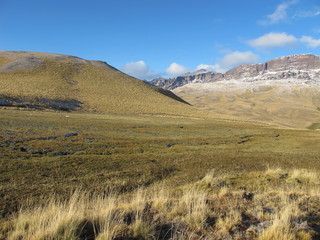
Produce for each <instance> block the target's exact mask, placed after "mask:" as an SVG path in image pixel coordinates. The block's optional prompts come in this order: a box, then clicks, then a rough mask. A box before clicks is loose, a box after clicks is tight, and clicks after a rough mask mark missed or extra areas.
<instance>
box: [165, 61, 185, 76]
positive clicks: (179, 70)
mask: <svg viewBox="0 0 320 240" xmlns="http://www.w3.org/2000/svg"><path fill="white" fill-rule="evenodd" d="M188 71H189V69H188V68H186V67H184V66H182V65H180V64H178V63H171V64H170V66H169V67H168V68H167V70H166V73H167V74H169V75H171V76H179V75H182V74H184V73H187V72H188Z"/></svg>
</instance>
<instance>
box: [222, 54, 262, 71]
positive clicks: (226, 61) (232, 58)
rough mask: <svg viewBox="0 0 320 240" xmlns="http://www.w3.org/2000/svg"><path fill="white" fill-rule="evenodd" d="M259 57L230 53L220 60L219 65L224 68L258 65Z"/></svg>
mask: <svg viewBox="0 0 320 240" xmlns="http://www.w3.org/2000/svg"><path fill="white" fill-rule="evenodd" d="M259 59H260V57H259V56H258V55H257V54H255V53H253V52H251V51H248V52H238V51H236V52H232V53H229V54H227V55H225V56H224V57H223V59H222V60H221V65H222V66H224V67H227V68H229V67H234V66H237V65H241V64H252V63H258V62H259Z"/></svg>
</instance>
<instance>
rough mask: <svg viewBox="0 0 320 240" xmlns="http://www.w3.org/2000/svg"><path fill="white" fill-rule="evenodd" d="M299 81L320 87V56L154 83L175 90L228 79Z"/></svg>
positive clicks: (200, 72)
mask: <svg viewBox="0 0 320 240" xmlns="http://www.w3.org/2000/svg"><path fill="white" fill-rule="evenodd" d="M286 79H288V80H289V79H290V80H291V81H292V80H294V81H295V80H297V81H295V82H300V83H302V84H310V85H320V81H319V79H320V56H316V55H313V54H298V55H291V56H284V57H279V58H276V59H272V60H270V61H267V62H265V63H260V64H244V65H240V66H237V67H235V68H233V69H231V70H229V71H227V72H226V73H224V74H222V73H216V72H212V71H206V70H204V69H201V70H198V71H196V72H193V73H187V74H184V75H182V76H178V77H175V78H169V79H165V78H158V79H154V80H153V81H152V82H151V83H152V84H153V85H155V86H158V87H162V88H164V89H169V90H172V89H175V88H178V87H181V86H184V85H186V84H188V83H210V82H217V81H225V80H238V81H242V82H255V81H260V80H286Z"/></svg>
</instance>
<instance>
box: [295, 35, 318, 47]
mask: <svg viewBox="0 0 320 240" xmlns="http://www.w3.org/2000/svg"><path fill="white" fill-rule="evenodd" d="M300 41H301V42H303V43H306V44H307V46H308V47H312V48H316V47H320V39H314V38H313V37H310V36H302V38H301V39H300Z"/></svg>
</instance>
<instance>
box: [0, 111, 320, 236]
mask: <svg viewBox="0 0 320 240" xmlns="http://www.w3.org/2000/svg"><path fill="white" fill-rule="evenodd" d="M319 137H320V132H319V131H311V130H290V129H281V128H278V127H273V126H270V125H263V124H259V123H255V122H246V121H243V122H240V121H231V120H221V119H187V118H169V117H162V118H161V117H157V118H156V117H146V116H124V115H121V116H120V115H111V114H109V115H108V114H106V115H98V114H85V113H63V112H41V111H28V110H4V109H1V110H0V183H1V184H0V214H1V217H2V218H1V220H0V224H1V226H2V227H1V228H0V230H1V232H2V235H0V239H1V238H4V239H5V238H9V237H10V238H11V239H32V238H31V237H30V236H31V235H33V234H35V233H34V232H32V231H33V230H30V229H31V228H29V227H26V226H27V225H28V226H31V225H32V224H35V225H37V224H38V225H39V226H40V225H41V224H42V223H41V224H40V222H32V223H31V222H29V223H28V222H27V223H26V222H25V221H24V223H25V224H27V225H23V224H22V223H21V222H20V223H19V221H21V219H22V218H23V217H24V216H28V215H27V214H29V213H28V211H29V210H28V211H27V210H22V212H21V213H20V214H18V216H16V215H14V216H16V217H13V218H12V214H17V212H18V211H19V209H20V208H21V207H22V208H23V209H33V210H32V211H33V213H35V211H36V210H35V209H34V208H35V207H36V208H37V207H39V206H42V208H43V209H42V210H41V209H40V210H39V209H38V210H39V211H40V212H41V211H42V213H44V212H46V211H49V210H50V209H48V208H49V206H52V207H55V206H56V207H57V208H59V207H61V209H62V210H61V209H60V210H61V211H62V212H64V211H66V209H69V208H70V206H71V205H70V204H72V202H70V201H72V199H75V202H76V203H77V204H76V205H77V206H80V205H81V204H78V201H80V202H83V205H82V207H83V208H82V210H83V211H84V212H86V211H88V209H90V208H91V207H90V206H93V205H92V204H95V203H97V202H94V201H98V200H97V196H98V198H100V200H101V199H102V200H101V201H102V203H101V204H105V202H104V201H107V202H108V201H111V200H110V193H112V194H113V196H115V198H116V199H118V200H117V201H116V202H117V203H116V205H115V208H114V209H112V211H113V214H114V213H115V212H114V211H116V210H117V209H122V208H121V207H119V205H118V204H120V205H121V204H122V205H123V206H125V205H126V204H129V202H130V199H132V198H135V197H136V196H137V194H138V193H139V192H141V191H146V192H148V191H149V192H150V191H151V192H152V191H156V192H159V191H160V189H163V190H162V191H164V192H163V196H167V199H165V200H163V201H164V202H165V203H168V206H171V207H169V208H167V207H166V206H164V207H163V208H162V209H155V208H154V206H155V205H154V204H155V203H154V202H155V201H156V200H155V196H156V195H154V194H151V195H150V194H149V193H146V194H145V195H146V196H145V198H143V199H144V200H143V201H142V202H143V203H142V205H141V204H140V205H139V204H137V205H136V206H139V207H140V208H141V206H144V207H143V209H140V208H139V209H140V210H139V209H136V207H134V206H132V207H131V208H130V207H129V206H127V207H124V208H125V209H126V210H125V211H124V212H123V213H125V215H126V214H129V215H130V212H132V211H133V212H135V214H133V215H132V214H131V215H132V216H131V218H132V219H131V220H130V221H131V222H132V223H128V222H123V221H124V218H122V217H123V216H124V215H123V216H122V215H121V216H120V215H119V216H120V218H121V219H122V220H121V221H122V222H121V224H119V226H122V227H123V229H122V230H121V229H120V230H119V231H118V230H117V231H115V232H116V233H115V235H112V236H111V235H108V236H107V235H105V236H104V237H103V235H101V236H100V238H99V239H116V237H118V239H141V238H144V239H186V235H183V234H191V232H192V233H193V234H198V235H194V239H198V238H199V236H203V239H206V238H208V239H215V237H216V238H217V239H218V237H217V236H226V238H224V239H228V238H227V237H235V236H238V235H239V234H240V235H239V236H242V237H243V235H241V234H244V233H242V231H244V229H245V232H247V229H248V228H249V227H250V226H251V225H254V221H253V220H252V222H250V221H251V220H250V221H249V220H248V221H249V223H248V224H247V225H248V226H247V227H245V228H243V229H242V228H241V227H239V224H242V223H243V222H242V220H239V221H238V222H237V223H231V227H230V229H224V230H223V229H222V230H221V229H220V228H219V223H218V222H219V221H227V219H228V217H229V218H231V216H229V215H230V214H238V215H237V216H238V217H239V216H240V217H239V218H238V219H243V218H245V215H246V216H248V218H250V219H253V218H254V216H255V215H254V214H251V213H250V214H249V212H250V211H251V210H250V209H249V208H250V206H252V209H255V208H258V205H259V206H260V207H261V208H264V207H270V209H271V210H270V211H272V213H270V214H269V217H266V216H265V217H260V218H257V220H256V222H255V223H256V225H258V224H259V223H262V222H265V221H269V223H268V224H269V225H268V229H271V227H272V226H273V225H274V222H275V221H278V220H279V219H280V220H279V221H282V220H281V219H282V218H281V216H283V215H281V213H282V212H284V211H289V212H290V211H291V210H292V209H293V210H294V209H297V207H298V208H299V211H300V212H299V211H298V210H297V211H296V212H295V213H292V214H291V213H290V214H289V213H288V214H289V215H290V216H289V217H288V219H284V220H283V221H284V222H286V221H287V223H290V224H292V226H298V225H294V224H295V222H296V224H302V222H301V221H308V224H309V225H308V226H309V229H305V230H301V229H300V230H297V231H295V232H293V230H292V229H293V228H292V229H291V227H289V228H288V229H286V230H285V231H287V233H288V236H291V237H292V238H283V239H312V236H313V237H315V236H319V226H320V225H319V224H320V220H319V216H318V215H317V214H316V215H314V216H313V218H312V219H311V217H310V216H311V215H310V214H311V212H314V211H315V212H317V211H318V212H319V207H320V206H319V204H318V205H317V204H314V201H315V202H316V200H315V199H316V198H319V193H318V192H316V191H315V190H314V189H317V188H318V187H319V175H317V174H318V172H319V171H320V154H319V152H320V142H319V141H318V139H319ZM278 168H279V169H278ZM212 169H214V176H212V174H211V173H212V171H211V170H212ZM266 169H269V170H270V169H271V170H272V171H273V172H272V171H271V170H270V171H269V172H267V173H266ZM295 169H296V170H295ZM297 169H298V170H297ZM300 169H302V170H300ZM311 170H312V171H311ZM294 171H297V172H296V173H295V174H294ZM310 171H311V172H310ZM210 174H211V175H210ZM268 174H269V175H270V174H271V177H270V176H269V177H265V176H267V175H268ZM210 176H211V177H210ZM306 176H307V177H306ZM310 176H314V177H310ZM223 178H225V179H223ZM208 179H209V180H208ZM217 179H218V180H217ZM221 179H222V180H221ZM268 179H270V180H268ZM269 182H270V184H269ZM221 183H222V185H221ZM254 183H255V184H254ZM257 183H259V184H257ZM260 183H261V184H260ZM264 183H268V185H267V186H265V187H264V188H263V187H261V186H264ZM164 186H165V187H164ZM251 186H253V187H251ZM289 188H290V189H292V190H293V192H291V193H293V194H297V197H294V196H295V195H292V196H291V195H288V194H289V193H288V192H287V191H286V189H289ZM141 189H144V190H141ZM273 190H274V191H275V193H274V196H275V198H277V197H276V196H278V197H279V199H280V200H281V201H280V200H279V204H280V205H276V204H273V203H272V202H277V201H278V200H274V199H273V200H270V203H269V202H268V203H266V204H265V203H263V204H262V203H261V202H252V201H256V199H260V198H262V196H264V195H263V194H267V195H268V193H269V192H272V191H273ZM186 191H187V192H188V191H191V192H192V191H193V192H194V191H200V192H201V194H196V195H197V196H203V199H205V200H204V202H202V203H199V204H200V205H201V204H202V205H201V206H202V207H203V209H204V210H203V211H204V212H201V213H199V214H200V215H201V217H200V218H199V219H200V220H199V219H198V218H197V219H196V220H193V215H192V214H193V212H194V211H198V210H195V209H194V207H195V206H196V205H197V204H198V203H197V204H195V203H193V202H192V201H193V200H186V202H185V203H183V201H184V200H181V201H180V200H179V201H177V200H174V199H176V198H178V199H183V198H184V197H183V196H185V192H186ZM137 192H138V193H137ZM79 193H80V196H79ZM82 193H83V194H82ZM251 193H253V195H244V194H251ZM291 193H290V194H291ZM75 194H76V195H75ZM77 194H78V195H77ZM139 194H140V193H139ZM148 194H149V195H148ZM190 194H191V195H192V194H193V193H190ZM228 194H229V195H228ZM230 194H231V195H230ZM259 194H261V195H259ZM270 194H271V193H270ZM187 195H188V194H187ZM70 196H74V197H73V198H72V197H71V200H70V201H68V199H70ZM116 196H122V197H116ZM148 196H149V197H148ZM150 196H151V197H150ZM152 196H154V197H152ZM188 196H189V195H188ZM223 196H230V197H225V198H224V197H223ZM245 196H249V197H248V198H251V197H250V196H260V197H258V198H255V200H253V199H251V200H250V199H246V198H247V197H245ZM270 196H271V197H270V198H271V199H272V196H273V195H272V194H271V195H270ZM160 197H161V196H160ZM189 197H190V196H189ZM292 197H293V198H294V199H295V201H291V198H292ZM48 199H51V202H50V204H48ZM52 199H53V200H52ZM119 199H121V201H119ZM150 199H151V200H150ZM191 199H194V197H192V196H191ZM203 199H202V200H203ZM218 199H219V200H218ZM237 199H238V200H239V199H240V200H239V201H238V200H237ZM288 199H289V200H288ZM100 200H99V201H100ZM202 200H201V199H200V200H199V201H200V202H201V201H202ZM287 200H288V201H289V202H290V204H291V203H292V204H296V205H294V206H293V205H292V209H291V210H288V209H287V208H286V207H285V205H286V201H287ZM161 201H162V200H161ZM188 201H189V202H188ZM190 201H191V202H190ZM197 201H198V200H197ZM211 201H218V202H219V203H217V204H220V203H221V204H222V205H221V206H225V207H226V206H228V204H229V203H230V204H231V205H232V207H231V208H230V209H238V210H237V211H236V212H237V213H232V212H230V213H229V212H227V211H226V209H224V210H223V211H222V210H221V211H220V210H217V209H219V206H216V205H212V204H211V203H212V202H211ZM229 201H230V202H229ZM245 201H247V202H245ZM250 201H251V202H250ZM257 201H258V200H257ZM259 201H260V200H259ZM303 201H306V202H303ZM309 201H310V202H309ZM84 202H86V203H84ZM228 202H229V203H228ZM62 203H63V204H62ZM73 203H74V202H73ZM88 203H89V205H88ZM247 203H248V204H247ZM148 204H149V205H150V204H151V205H150V209H151V210H152V211H154V213H156V214H160V215H161V214H165V213H167V212H170V211H173V209H174V208H175V207H177V208H179V207H178V206H180V205H179V204H182V205H184V206H189V205H188V204H191V205H192V206H191V205H190V206H191V208H192V210H190V211H191V212H189V213H190V214H191V215H192V216H191V215H190V216H189V217H190V218H189V217H188V216H186V215H185V214H187V213H188V209H191V208H188V207H187V208H185V207H181V209H182V210H181V211H182V212H181V213H179V211H180V210H177V211H178V213H176V215H175V214H173V216H172V217H169V215H168V218H167V217H166V216H161V218H159V219H162V220H159V219H158V220H159V221H158V220H157V218H156V217H154V218H152V219H149V221H147V220H148V219H145V218H143V217H142V215H143V212H144V211H147V210H145V208H147V207H148ZM203 204H204V205H203ZM223 204H227V205H223ZM233 204H235V205H233ZM272 204H273V205H272ZM281 204H282V205H281ZM200 205H199V206H200ZM269 205H270V206H269ZM221 206H220V207H221ZM237 206H238V207H237ZM241 206H245V207H244V208H242V207H241ZM290 206H291V205H290ZM304 206H307V209H303V207H304ZM239 207H240V208H239ZM227 208H229V207H227ZM128 209H131V210H128ZM150 209H149V210H150ZM168 209H170V211H169V210H168ZM210 209H211V210H210ZM212 209H216V210H217V212H214V211H213V210H212ZM60 210H59V211H60ZM82 210H81V211H82ZM149 210H148V211H149ZM293 210H292V211H293ZM55 211H57V212H59V211H58V210H57V209H56V210H55ZM199 211H202V210H201V209H199ZM210 211H211V213H210ZM228 211H229V210H228ZM230 211H231V210H230ZM116 212H117V211H116ZM262 212H263V211H262ZM297 212H299V213H297ZM31 214H32V212H31ZM92 214H93V215H90V216H91V217H92V219H85V218H82V217H79V216H77V220H76V223H75V225H74V226H77V227H79V226H81V224H83V221H85V222H90V224H91V223H95V224H98V223H99V221H98V220H97V221H98V223H97V222H96V221H93V219H96V217H97V218H98V219H100V217H99V216H95V215H94V213H92ZM139 214H140V215H139ZM141 214H142V215H141ZM228 214H229V215H228ZM239 214H240V215H239ZM243 214H244V215H243ZM279 214H280V215H279ZM71 215H72V214H71ZM71 215H70V216H71ZM129 215H128V216H129ZM151 215H152V214H151ZM70 216H69V217H70ZM72 216H73V215H72ZM112 216H114V215H112ZM143 216H144V215H143ZM152 216H155V215H152ZM308 216H309V217H310V218H308ZM51 217H52V216H51ZM139 217H140V218H139ZM256 217H257V216H256ZM209 218H213V219H215V220H214V221H213V220H212V221H211V222H210V221H209V220H208V219H209ZM219 218H221V220H219ZM232 218H234V217H232ZM39 219H40V218H39ZM139 219H140V220H139ZM186 219H189V220H186ZM203 219H204V220H205V221H204V220H203ZM65 220H66V219H65ZM118 220H119V219H118ZM138 220H139V221H140V223H141V225H139V224H138V223H139V221H138ZM92 221H93V222H92ZM119 221H120V220H119ZM130 221H129V222H130ZM189 221H191V222H189ZM208 221H209V222H208ZM44 222H46V220H44ZM47 222H48V221H47ZM193 222H194V223H193ZM100 223H101V222H100ZM100 223H99V224H100ZM109 223H110V224H111V222H109ZM122 223H123V224H127V225H126V226H124V225H122ZM133 223H134V224H133ZM178 223H179V224H180V223H181V226H183V227H182V229H184V230H181V229H180V228H178V227H177V225H179V224H178ZM19 224H20V225H19ZM21 224H22V225H23V226H24V227H22V229H25V232H26V234H25V237H24V236H23V234H22V233H21V231H20V230H21V226H22V225H21ZM65 224H67V225H68V224H69V223H68V221H67V222H65ZM101 224H102V223H101ZM101 224H100V225H101ZM104 224H108V223H104ZM132 224H133V225H132ZM135 224H137V225H135ZM146 224H147V225H146ZM161 224H162V225H163V227H164V226H165V224H169V225H170V224H171V225H170V226H173V228H175V229H176V230H177V231H178V232H180V233H181V234H182V232H183V234H182V235H181V234H180V236H176V235H175V236H176V237H175V238H173V237H172V238H165V236H163V234H160V232H159V231H160V230H159V229H158V230H157V227H158V228H159V226H160V225H161ZM221 224H222V225H226V223H221ZM221 224H220V225H221ZM93 225H94V224H93ZM131 225H132V226H131ZM162 225H161V226H162ZM169 225H168V226H169ZM311 225H312V226H311ZM41 226H43V224H42V225H41ZM70 226H71V225H70ZM86 226H87V225H86ZM290 226H291V225H290ZM299 226H300V225H299ZM51 227H52V226H51ZM60 227H61V226H60ZM77 227H76V228H77ZM135 227H137V228H138V230H137V229H135ZM89 228H90V227H89ZM19 229H20V230H19ZM28 229H29V230H30V231H31V232H30V231H29V230H28ZM59 229H60V230H61V229H62V230H61V231H62V233H61V232H59V231H60V230H59ZM63 229H64V227H63V226H62V228H59V226H58V227H57V229H56V230H52V232H51V233H52V234H53V235H43V236H42V235H41V236H42V237H41V238H40V237H39V238H38V239H57V238H59V239H70V236H69V238H68V236H66V235H63V234H67V233H66V232H67V231H66V229H64V230H63ZM84 229H87V227H84ZM92 229H95V228H94V227H93V228H92V227H91V230H92ZM134 229H135V230H134ZM139 229H140V230H139ZM143 229H145V230H143ZM148 229H149V230H150V231H149V230H148ZM210 229H211V230H212V231H210ZM219 229H220V230H219ZM266 229H267V227H266ZM42 230H43V231H44V229H42ZM47 230H48V229H47ZM71 230H72V229H71ZM71 230H70V231H71ZM19 231H20V232H19ZM35 231H36V230H35ZM88 231H89V230H88ZM270 231H271V230H270ZM27 232H28V233H27ZM57 232H58V233H57ZM80 232H81V231H80ZM98 232H99V234H100V232H101V234H102V232H103V231H102V230H101V229H100V230H99V231H98V230H97V229H95V233H94V234H93V235H95V236H97V237H99V234H98ZM143 232H145V233H146V232H147V233H146V234H147V235H143ZM210 232H211V233H210ZM253 232H254V233H253V235H250V236H249V235H248V236H247V235H246V237H248V239H252V238H254V237H259V234H260V233H259V232H255V230H254V231H253ZM264 232H265V234H268V231H267V230H266V231H264ZM275 232H276V230H275ZM299 232H300V233H299ZM51 233H50V234H51ZM212 233H215V234H216V235H215V237H214V236H212V235H210V234H212ZM28 234H31V235H28ZM54 234H60V235H61V234H62V235H61V236H64V237H61V236H60V235H59V237H57V236H58V235H57V236H56V235H54ZM71 234H72V235H73V236H75V235H76V234H78V235H79V234H80V235H81V234H84V233H83V232H82V233H79V231H78V232H77V231H76V230H75V229H73V230H72V231H71ZM150 234H151V235H150ZM152 234H153V235H152ZM157 234H158V235H157ZM159 234H160V235H159ZM172 234H173V233H172ZM199 234H200V235H199ZM235 234H236V235H235ZM237 234H238V235H237ZM290 234H291V235H290ZM299 234H300V235H299ZM80 235H79V236H80ZM89 235H90V234H89ZM178 235H179V234H178ZM28 236H29V237H28ZM39 236H40V235H39ZM44 236H47V237H44ZM52 236H53V237H52ZM55 236H56V237H55ZM79 236H78V237H75V239H79V238H80V237H79ZM110 236H111V237H110ZM157 236H158V237H157ZM172 236H173V235H172ZM190 236H191V235H190ZM261 236H262V235H261ZM270 236H272V235H270ZM120 237H122V238H120ZM125 237H127V238H125ZM129 237H131V238H129ZM179 237H180V238H179ZM196 237H198V238H196ZM210 237H211V238H210ZM250 237H251V238H250ZM298 237H299V238H298ZM303 237H304V238H303ZM86 238H87V237H86V236H84V237H83V238H80V239H86ZM94 238H95V237H91V238H87V239H94ZM34 239H35V238H34ZM190 239H193V238H190ZM239 239H241V238H239ZM261 239H274V238H267V237H265V238H261Z"/></svg>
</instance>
